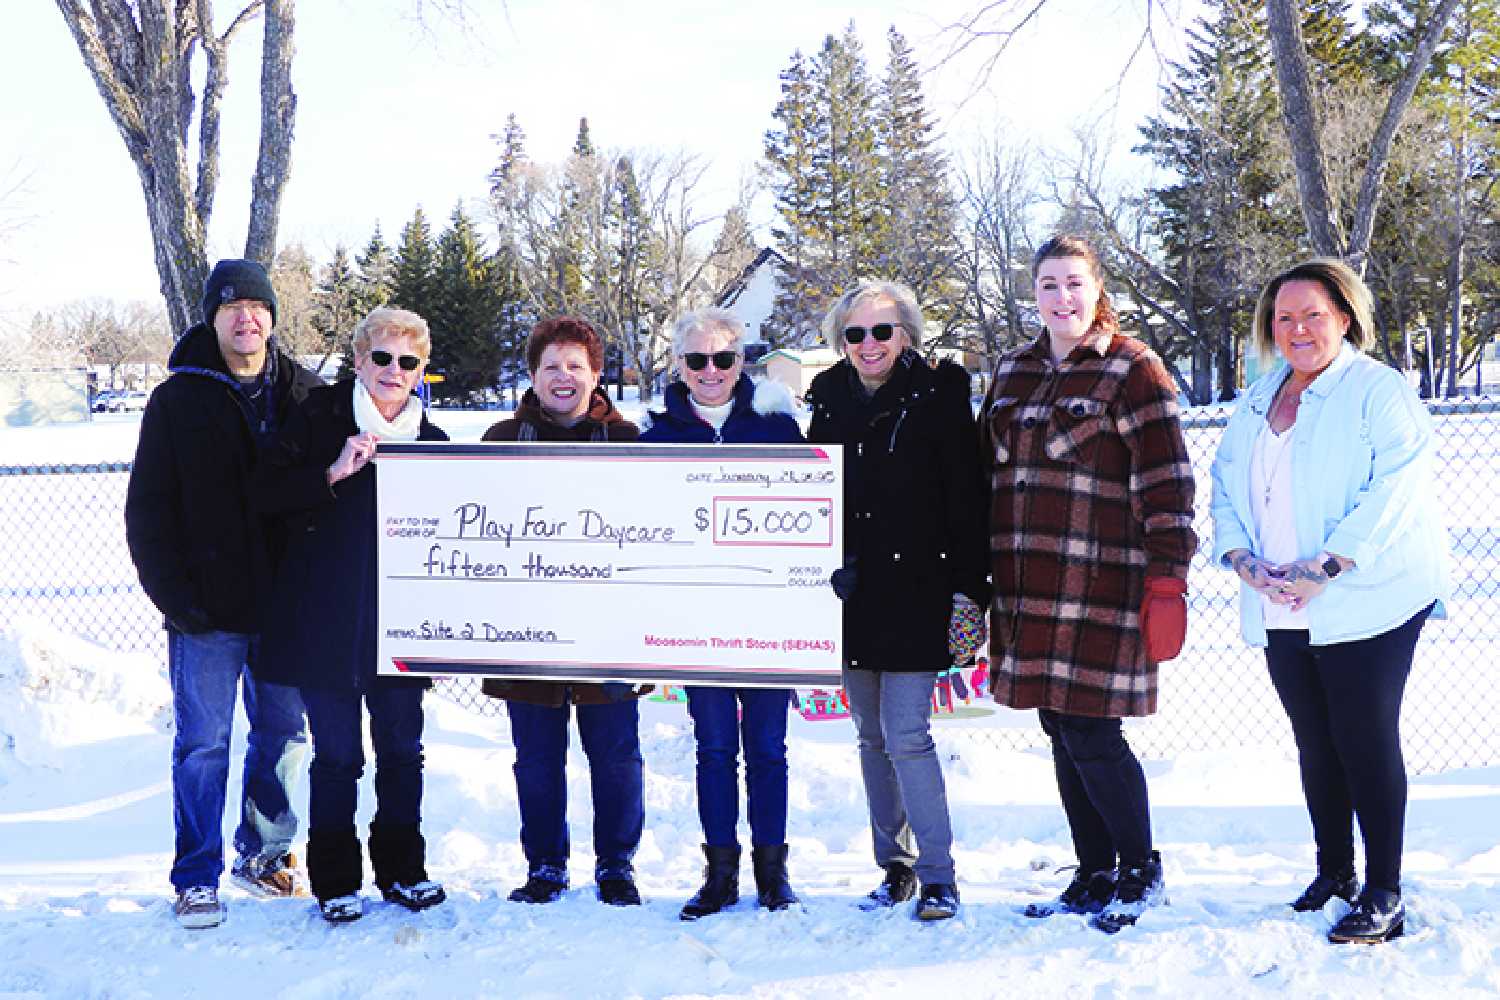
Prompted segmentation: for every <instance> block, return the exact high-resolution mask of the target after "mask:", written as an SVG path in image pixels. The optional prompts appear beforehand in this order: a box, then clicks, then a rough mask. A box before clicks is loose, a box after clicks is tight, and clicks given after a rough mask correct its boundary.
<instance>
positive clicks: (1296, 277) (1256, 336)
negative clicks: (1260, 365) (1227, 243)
mask: <svg viewBox="0 0 1500 1000" xmlns="http://www.w3.org/2000/svg"><path fill="white" fill-rule="evenodd" d="M1289 281H1313V282H1317V284H1319V285H1321V286H1322V288H1323V291H1325V292H1327V293H1328V297H1329V298H1330V299H1332V300H1333V305H1334V308H1336V309H1338V311H1339V312H1341V313H1343V314H1344V315H1345V316H1347V317H1349V329H1348V330H1346V331H1344V339H1345V340H1347V341H1349V343H1351V344H1353V345H1354V346H1355V347H1356V348H1358V349H1359V350H1361V351H1368V350H1369V349H1370V348H1371V347H1373V346H1374V345H1375V296H1373V295H1371V294H1370V288H1369V286H1368V285H1366V284H1365V282H1364V279H1363V278H1361V277H1360V276H1359V274H1358V273H1357V272H1356V271H1355V270H1354V268H1352V267H1350V266H1349V265H1348V264H1345V263H1344V262H1343V261H1341V260H1339V259H1338V258H1336V257H1314V258H1313V259H1312V260H1305V261H1303V262H1302V263H1300V264H1298V265H1296V266H1295V267H1290V268H1288V269H1287V270H1285V271H1282V272H1281V273H1280V274H1278V275H1277V276H1276V277H1274V278H1272V279H1271V280H1270V281H1268V282H1266V287H1265V288H1263V289H1261V293H1260V298H1259V299H1257V300H1256V302H1255V324H1254V326H1253V327H1252V329H1251V341H1252V342H1253V343H1254V344H1255V350H1256V352H1257V353H1259V354H1260V356H1261V358H1263V359H1267V360H1268V359H1270V358H1273V357H1275V356H1276V335H1275V313H1276V293H1277V292H1279V291H1281V286H1282V285H1285V284H1286V283H1287V282H1289Z"/></svg>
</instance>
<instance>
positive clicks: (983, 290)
mask: <svg viewBox="0 0 1500 1000" xmlns="http://www.w3.org/2000/svg"><path fill="white" fill-rule="evenodd" d="M1008 131H1009V130H1007V129H1003V127H1002V128H997V129H996V130H995V133H994V134H993V135H992V136H990V137H989V138H987V139H985V140H983V141H981V142H980V143H979V144H978V145H977V147H976V148H975V149H974V150H973V152H972V153H971V154H970V155H969V156H968V157H967V158H965V160H964V161H963V162H962V164H961V166H960V169H959V174H958V184H959V188H960V192H961V196H962V207H963V212H964V214H965V215H966V216H967V217H968V222H969V225H970V227H971V229H970V235H969V243H968V246H967V247H966V248H965V251H966V252H965V254H964V256H963V259H962V261H961V268H962V273H963V278H964V284H965V291H964V306H963V309H962V312H963V313H964V314H966V319H967V320H968V322H969V323H971V324H972V325H973V326H975V327H977V328H978V330H979V332H980V335H981V336H982V337H983V338H984V350H985V353H986V355H987V357H988V359H989V363H993V361H994V359H995V357H996V356H997V355H998V353H999V352H1000V351H1001V350H1003V349H1005V348H1007V347H1011V346H1014V345H1015V344H1018V343H1021V342H1022V341H1023V340H1024V339H1025V338H1026V337H1027V336H1028V330H1027V328H1026V322H1025V316H1024V313H1023V311H1022V308H1021V302H1022V300H1023V299H1024V298H1026V297H1027V285H1029V281H1028V279H1027V270H1026V269H1027V266H1028V263H1029V261H1030V257H1031V254H1032V252H1033V250H1034V249H1035V240H1034V239H1033V238H1032V233H1031V225H1032V223H1033V220H1034V215H1035V213H1036V210H1037V208H1038V207H1039V205H1040V204H1041V202H1042V189H1041V181H1040V178H1039V176H1038V170H1037V163H1036V160H1037V153H1036V150H1034V149H1033V148H1032V147H1031V145H1030V144H1029V143H1027V142H1020V143H1014V144H1012V143H1009V142H1007V141H1006V140H1005V139H1004V138H1002V133H1003V132H1008Z"/></svg>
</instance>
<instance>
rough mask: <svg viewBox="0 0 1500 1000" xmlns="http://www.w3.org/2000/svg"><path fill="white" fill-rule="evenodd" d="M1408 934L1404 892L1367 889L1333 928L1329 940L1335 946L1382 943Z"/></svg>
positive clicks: (1367, 887)
mask: <svg viewBox="0 0 1500 1000" xmlns="http://www.w3.org/2000/svg"><path fill="white" fill-rule="evenodd" d="M1405 932H1406V907H1405V906H1404V905H1402V903H1401V893H1399V892H1392V891H1391V890H1389V889H1372V888H1370V887H1369V886H1366V887H1365V891H1364V892H1362V893H1360V894H1359V898H1358V899H1356V900H1355V901H1354V906H1353V908H1352V909H1350V911H1349V912H1348V913H1346V914H1344V918H1343V919H1342V920H1340V921H1339V922H1338V923H1336V924H1334V925H1333V930H1331V931H1329V932H1328V940H1330V941H1332V942H1333V943H1334V944H1379V943H1380V942H1382V941H1389V940H1390V939H1391V938H1398V937H1400V936H1401V935H1402V934H1403V933H1405Z"/></svg>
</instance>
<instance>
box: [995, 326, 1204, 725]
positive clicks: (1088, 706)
mask: <svg viewBox="0 0 1500 1000" xmlns="http://www.w3.org/2000/svg"><path fill="white" fill-rule="evenodd" d="M979 425H980V426H979V430H980V437H981V452H982V459H983V461H984V463H985V468H986V470H987V472H988V478H989V482H990V555H991V559H992V567H993V580H994V586H995V597H994V601H993V604H992V607H991V614H990V685H991V689H992V690H993V692H994V695H995V700H996V701H999V702H1000V703H1002V704H1005V705H1009V706H1011V707H1012V708H1023V709H1024V708H1048V709H1052V710H1053V711H1057V712H1065V713H1068V714H1070V715H1086V716H1095V717H1105V718H1121V717H1124V716H1132V715H1149V714H1151V713H1152V712H1154V711H1156V690H1157V682H1156V664H1154V663H1149V662H1147V660H1146V655H1145V650H1144V646H1143V644H1142V642H1141V636H1140V607H1141V599H1142V596H1143V595H1144V591H1145V579H1146V577H1147V576H1174V577H1178V578H1186V576H1187V569H1188V560H1189V559H1190V558H1191V557H1192V554H1193V551H1194V549H1196V548H1197V544H1198V539H1197V535H1196V534H1195V533H1194V532H1193V527H1192V521H1193V470H1192V466H1191V464H1190V463H1189V461H1188V455H1187V447H1186V445H1185V444H1184V442H1183V438H1182V427H1181V424H1180V423H1179V421H1178V411H1177V392H1176V389H1175V387H1174V386H1173V383H1172V379H1171V376H1170V375H1168V374H1167V370H1166V368H1165V367H1164V366H1163V365H1162V363H1161V360H1160V359H1159V358H1158V357H1157V356H1156V355H1155V354H1154V353H1153V352H1152V351H1151V350H1150V349H1149V348H1148V347H1146V346H1145V345H1144V344H1142V343H1141V342H1140V341H1138V340H1135V339H1133V338H1131V337H1127V336H1124V335H1121V334H1114V335H1111V336H1108V337H1100V338H1096V339H1095V340H1094V342H1093V343H1092V344H1084V345H1080V346H1079V347H1078V348H1076V349H1075V350H1074V351H1073V352H1072V353H1071V354H1070V355H1069V356H1068V357H1067V358H1065V359H1064V360H1063V363H1062V364H1061V365H1058V364H1055V363H1054V362H1053V361H1052V357H1051V352H1050V348H1049V343H1048V336H1047V334H1045V333H1043V334H1042V335H1041V337H1039V338H1038V339H1037V340H1035V341H1033V342H1032V343H1031V344H1030V345H1028V346H1026V347H1022V348H1019V349H1017V350H1014V351H1011V352H1009V353H1008V354H1006V355H1005V356H1003V357H1002V358H1001V359H1000V362H999V364H998V365H997V367H996V369H995V377H994V381H993V383H992V384H991V387H990V391H989V394H988V396H987V397H986V399H985V403H984V409H983V410H981V411H980V414H979Z"/></svg>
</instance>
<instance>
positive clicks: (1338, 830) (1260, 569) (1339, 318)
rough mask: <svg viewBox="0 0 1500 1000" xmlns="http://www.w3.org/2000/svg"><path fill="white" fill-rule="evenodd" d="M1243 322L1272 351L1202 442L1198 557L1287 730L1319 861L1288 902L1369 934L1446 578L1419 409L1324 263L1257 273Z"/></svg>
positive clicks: (1394, 929)
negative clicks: (1270, 360) (1225, 571)
mask: <svg viewBox="0 0 1500 1000" xmlns="http://www.w3.org/2000/svg"><path fill="white" fill-rule="evenodd" d="M1253 336H1254V341H1255V344H1256V346H1257V348H1259V350H1260V351H1261V353H1262V355H1263V356H1270V355H1271V354H1272V353H1273V352H1274V353H1276V354H1279V355H1280V357H1281V364H1279V365H1277V367H1276V368H1275V369H1274V370H1272V371H1271V372H1270V373H1269V374H1267V375H1266V376H1264V377H1263V378H1261V379H1259V380H1258V381H1257V382H1256V383H1255V384H1254V385H1252V386H1251V387H1250V388H1249V389H1247V390H1246V392H1245V394H1244V396H1242V397H1241V399H1240V402H1239V405H1238V407H1236V409H1235V412H1234V415H1233V416H1232V417H1230V419H1229V426H1228V427H1227V428H1226V429H1225V431H1224V437H1223V439H1222V440H1221V441H1220V443H1219V450H1218V454H1217V455H1216V456H1215V457H1214V465H1213V518H1214V535H1215V538H1214V558H1215V559H1216V560H1217V561H1218V562H1219V563H1220V564H1221V565H1223V566H1226V567H1229V568H1232V569H1233V570H1234V571H1235V572H1236V573H1237V574H1238V575H1239V577H1240V622H1241V631H1242V633H1243V635H1244V637H1245V641H1246V642H1248V643H1250V644H1251V645H1253V646H1259V647H1263V648H1264V649H1265V651H1266V663H1267V666H1268V667H1269V670H1270V675H1271V681H1272V684H1273V685H1274V686H1275V688H1276V693H1277V695H1278V696H1279V697H1280V699H1281V703H1282V705H1283V707H1284V708H1285V709H1286V712H1287V716H1288V717H1289V718H1290V720H1291V724H1292V732H1293V735H1294V736H1295V737H1296V741H1297V751H1298V760H1299V764H1300V766H1301V771H1302V788H1303V793H1304V795H1305V796H1306V799H1307V808H1308V813H1309V814H1310V816H1311V818H1312V825H1313V836H1314V839H1315V841H1316V843H1317V849H1318V873H1317V877H1316V878H1314V879H1313V881H1312V883H1311V884H1310V885H1309V886H1308V887H1307V889H1306V890H1305V891H1304V892H1303V893H1302V895H1301V896H1299V897H1298V898H1297V899H1296V900H1295V901H1294V902H1293V903H1292V907H1293V909H1296V910H1299V911H1307V910H1320V909H1322V908H1323V906H1324V905H1325V904H1326V903H1327V902H1328V901H1329V900H1331V899H1332V898H1333V897H1334V896H1340V897H1342V898H1344V899H1346V900H1348V901H1350V902H1351V903H1352V904H1353V905H1352V908H1351V909H1350V910H1349V912H1348V913H1347V914H1346V915H1344V916H1343V917H1342V918H1341V919H1340V920H1339V921H1338V922H1337V923H1336V924H1335V925H1334V926H1333V928H1332V930H1331V931H1330V932H1329V940H1331V941H1335V942H1345V941H1361V942H1367V943H1373V942H1378V941H1384V940H1387V939H1389V938H1392V937H1396V936H1398V935H1399V934H1401V932H1402V930H1403V928H1404V922H1405V909H1404V907H1403V906H1402V903H1401V848H1402V834H1403V828H1404V825H1405V818H1406V766H1405V762H1404V761H1403V760H1402V757H1401V739H1400V729H1399V724H1400V715H1401V697H1402V693H1403V691H1404V689H1405V687H1406V678H1407V675H1408V674H1409V673H1410V672H1411V662H1412V653H1413V651H1414V649H1415V647H1416V642H1417V637H1418V634H1419V633H1420V632H1421V629H1422V625H1423V623H1424V622H1425V621H1426V620H1427V618H1428V617H1429V616H1431V617H1439V618H1440V617H1444V616H1445V612H1444V607H1443V601H1444V599H1445V598H1446V597H1447V594H1448V570H1447V553H1448V539H1447V534H1446V533H1445V531H1444V530H1443V526H1442V519H1441V515H1440V512H1439V510H1438V506H1437V502H1436V499H1435V497H1434V496H1433V492H1432V483H1433V469H1432V465H1433V461H1434V452H1435V450H1436V444H1435V442H1434V440H1433V434H1432V422H1431V420H1430V418H1429V417H1428V414H1427V410H1426V407H1424V406H1423V405H1422V402H1421V400H1419V399H1418V398H1417V396H1416V393H1414V392H1413V391H1412V389H1411V387H1410V386H1409V385H1407V383H1406V380H1405V379H1404V378H1402V376H1401V375H1400V373H1398V372H1396V371H1395V370H1393V369H1391V368H1389V367H1387V366H1385V365H1383V364H1381V363H1380V362H1378V361H1375V360H1374V359H1372V358H1369V357H1366V356H1365V355H1364V353H1363V351H1364V349H1365V348H1367V347H1369V346H1370V345H1371V344H1372V343H1373V342H1374V325H1373V302H1372V299H1371V296H1370V292H1369V289H1368V288H1366V287H1365V285H1364V282H1362V281H1361V280H1360V278H1359V276H1358V275H1357V274H1355V272H1354V271H1353V270H1352V269H1350V268H1349V267H1348V266H1347V265H1345V264H1343V263H1342V262H1340V261H1336V260H1327V259H1317V260H1312V261H1308V262H1306V263H1303V264H1299V265H1297V266H1296V267H1294V268H1292V269H1290V270H1288V271H1285V272H1283V273H1282V274H1280V275H1278V276H1277V277H1276V278H1274V279H1272V281H1271V282H1270V283H1269V284H1268V285H1267V286H1266V288H1265V290H1264V291H1263V292H1262V293H1261V296H1260V300H1259V302H1258V303H1257V304H1256V309H1255V320H1254V333H1253ZM1356 816H1358V818H1359V828H1360V832H1361V834H1362V835H1363V838H1364V846H1365V885H1364V889H1363V891H1361V890H1360V887H1359V882H1358V880H1357V879H1356V877H1355V874H1354V830H1353V826H1354V818H1355V817H1356Z"/></svg>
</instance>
